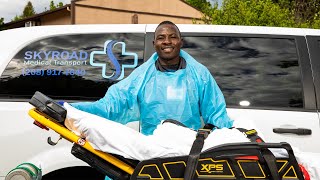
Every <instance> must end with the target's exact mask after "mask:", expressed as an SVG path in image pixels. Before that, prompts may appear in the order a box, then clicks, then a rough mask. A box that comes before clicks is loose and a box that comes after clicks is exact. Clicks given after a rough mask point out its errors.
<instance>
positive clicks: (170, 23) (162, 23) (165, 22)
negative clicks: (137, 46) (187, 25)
mask: <svg viewBox="0 0 320 180" xmlns="http://www.w3.org/2000/svg"><path fill="white" fill-rule="evenodd" d="M166 24H169V25H172V26H175V27H176V28H177V29H178V32H179V36H180V38H181V33H180V29H179V28H178V26H177V25H176V24H175V23H173V22H171V21H162V22H161V23H160V24H159V25H158V26H157V28H156V30H155V31H157V29H158V28H159V27H160V26H162V25H166ZM155 35H156V34H154V36H155Z"/></svg>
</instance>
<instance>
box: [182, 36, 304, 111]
mask: <svg viewBox="0 0 320 180" xmlns="http://www.w3.org/2000/svg"><path fill="white" fill-rule="evenodd" d="M183 48H184V49H185V50H186V51H187V52H188V53H190V54H191V55H192V56H193V57H194V58H195V59H196V60H197V61H199V62H200V63H202V64H203V65H205V66H206V67H207V68H208V69H209V70H210V72H211V73H212V74H213V76H214V78H215V79H216V81H217V83H218V85H219V86H220V88H221V90H222V91H223V94H224V96H225V99H226V102H227V105H228V106H229V105H230V106H249V107H279V108H289V107H290V108H303V96H302V84H301V77H300V69H299V62H298V54H297V49H296V45H295V40H294V39H285V38H283V39H282V38H259V37H257V38H251V37H226V36H225V37H223V36H216V37H184V47H183Z"/></svg>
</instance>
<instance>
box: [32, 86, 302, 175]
mask: <svg viewBox="0 0 320 180" xmlns="http://www.w3.org/2000/svg"><path fill="white" fill-rule="evenodd" d="M30 103H31V104H32V105H34V106H35V108H33V109H31V110H30V111H29V115H30V116H31V117H32V118H33V119H34V120H35V121H34V124H36V125H37V126H39V127H41V128H43V129H47V130H49V129H52V130H54V131H55V132H56V133H58V134H60V136H61V138H64V139H66V140H68V141H70V142H71V143H74V145H73V147H72V150H71V153H72V154H73V155H74V156H75V157H77V158H79V159H81V160H83V161H85V162H86V163H88V164H89V165H90V166H91V167H93V168H95V169H97V170H98V171H100V172H101V173H103V174H104V175H107V176H109V177H111V178H113V179H127V180H145V179H150V180H152V179H154V180H161V179H164V180H178V179H185V180H188V179H190V180H191V179H199V180H200V179H206V180H226V179H239V180H240V179H265V180H279V179H280V180H281V179H282V180H304V179H305V178H304V175H303V173H302V171H301V169H300V167H299V165H298V163H297V161H296V158H295V156H294V153H293V150H292V148H291V146H290V145H289V144H288V143H265V142H250V143H229V144H224V145H220V146H216V147H212V148H210V149H208V150H206V151H204V152H201V153H200V151H199V153H190V155H189V156H177V157H170V158H155V159H149V160H144V161H140V162H139V161H137V160H132V159H126V158H123V157H122V156H119V155H115V154H109V153H105V152H101V151H98V150H95V149H94V148H93V147H92V146H91V145H90V143H89V142H87V141H86V140H85V139H83V138H81V137H79V136H77V135H76V134H74V133H73V132H71V131H70V130H68V129H67V128H66V127H65V126H64V118H65V117H66V113H67V112H66V110H65V109H64V108H63V107H62V106H61V105H59V104H58V103H56V102H55V101H54V100H52V99H50V98H49V97H47V96H45V95H43V94H41V93H39V92H36V94H35V95H34V96H33V97H32V99H31V100H30ZM197 140H199V139H198V138H197ZM197 140H196V141H197ZM48 143H49V144H51V145H55V143H54V142H52V141H51V139H50V137H49V138H48ZM269 148H282V149H285V150H286V151H287V153H288V157H283V158H278V157H277V158H276V157H275V156H274V155H273V154H272V152H271V151H270V150H269ZM192 149H193V148H192ZM200 150H201V149H200ZM191 151H192V150H191Z"/></svg>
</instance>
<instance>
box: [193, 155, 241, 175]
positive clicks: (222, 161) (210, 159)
mask: <svg viewBox="0 0 320 180" xmlns="http://www.w3.org/2000/svg"><path fill="white" fill-rule="evenodd" d="M200 161H211V162H212V163H226V164H227V165H228V168H229V170H230V172H231V175H217V174H216V175H203V174H200V173H199V172H198V170H196V173H197V175H198V177H199V178H201V177H219V178H233V177H235V175H234V173H233V171H232V169H231V166H230V164H229V162H228V161H227V160H217V161H215V160H213V159H212V158H204V159H199V162H200Z"/></svg>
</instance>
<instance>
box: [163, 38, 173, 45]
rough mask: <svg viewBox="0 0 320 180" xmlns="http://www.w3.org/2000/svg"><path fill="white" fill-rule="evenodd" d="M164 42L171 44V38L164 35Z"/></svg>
mask: <svg viewBox="0 0 320 180" xmlns="http://www.w3.org/2000/svg"><path fill="white" fill-rule="evenodd" d="M163 43H164V44H171V38H170V37H166V38H165V39H164V41H163Z"/></svg>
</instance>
